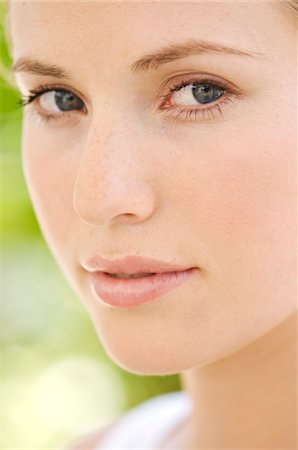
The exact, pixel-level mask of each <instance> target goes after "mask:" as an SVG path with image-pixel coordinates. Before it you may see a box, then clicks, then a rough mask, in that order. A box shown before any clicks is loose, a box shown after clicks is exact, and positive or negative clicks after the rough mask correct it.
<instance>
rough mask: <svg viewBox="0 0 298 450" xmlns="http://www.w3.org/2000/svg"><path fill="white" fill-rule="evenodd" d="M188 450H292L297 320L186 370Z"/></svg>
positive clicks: (294, 414)
mask: <svg viewBox="0 0 298 450" xmlns="http://www.w3.org/2000/svg"><path fill="white" fill-rule="evenodd" d="M182 384H183V385H184V387H185V390H186V391H188V393H189V395H190V396H191V398H192V399H193V402H194V410H193V417H192V422H191V423H190V432H189V433H190V434H189V436H190V437H189V439H188V442H189V443H190V445H189V448H201V447H210V446H212V447H215V448H246V449H248V447H251V448H256V447H258V448H267V449H273V448H274V449H276V448H277V447H280V448H283V449H285V447H286V446H287V448H297V314H296V312H295V314H293V315H291V316H289V317H288V318H287V319H286V320H285V321H284V322H282V323H281V324H279V325H278V326H277V327H275V328H274V329H273V330H271V331H270V332H269V333H268V334H266V335H265V336H263V337H262V338H260V339H258V340H257V341H256V342H254V343H253V344H251V345H249V346H247V347H245V348H244V349H242V350H241V351H239V352H237V353H234V354H232V355H230V356H228V357H226V358H223V359H221V360H219V361H217V362H215V363H213V364H210V365H207V366H205V367H202V368H194V369H190V370H186V371H185V372H183V375H182Z"/></svg>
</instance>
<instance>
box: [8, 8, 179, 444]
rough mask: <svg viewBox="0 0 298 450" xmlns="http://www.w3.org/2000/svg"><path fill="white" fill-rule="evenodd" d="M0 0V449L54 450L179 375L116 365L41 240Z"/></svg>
mask: <svg viewBox="0 0 298 450" xmlns="http://www.w3.org/2000/svg"><path fill="white" fill-rule="evenodd" d="M5 17H6V9H5V5H4V4H3V3H0V52H1V66H2V68H1V74H2V76H0V148H1V152H0V156H1V180H0V181H1V205H0V212H1V225H0V227H1V299H2V303H1V312H2V313H1V328H0V330H1V342H0V346H1V347H0V348H1V436H0V445H1V447H0V448H1V450H12V449H14V450H15V449H18V450H23V449H28V450H35V449H36V450H41V449H47V450H49V449H55V448H56V449H58V448H63V447H65V446H67V444H69V442H70V441H72V439H74V438H75V437H76V436H78V435H80V434H83V433H85V432H87V431H88V430H92V429H94V428H96V427H98V426H102V425H104V424H105V423H107V422H110V421H111V420H114V419H116V418H117V417H119V416H121V415H122V414H123V413H124V411H126V410H127V409H129V408H131V407H133V406H135V405H137V404H138V403H140V402H142V401H144V400H146V399H147V398H150V397H152V396H155V395H159V394H161V393H165V392H169V391H174V390H178V389H180V381H179V377H178V375H174V376H162V377H153V376H137V375H134V374H131V373H128V372H126V371H124V370H122V369H121V368H119V367H118V366H116V365H115V364H114V363H113V362H112V361H111V360H110V359H109V357H108V356H107V354H106V353H105V351H104V349H103V347H102V346H101V343H100V342H99V340H98V338H97V336H96V334H95V331H94V329H93V325H92V323H91V320H90V319H89V317H88V316H87V313H86V311H85V310H84V308H83V307H82V305H81V303H80V301H79V299H78V298H77V297H76V296H75V294H74V293H73V291H72V290H71V288H70V287H69V286H68V284H67V283H66V281H65V279H64V277H63V275H62V274H61V272H60V270H59V268H58V267H57V265H56V262H55V261H54V260H53V257H52V255H51V254H50V251H49V249H48V248H47V245H46V243H45V241H44V239H43V237H42V235H41V233H40V230H39V227H38V224H37V221H36V219H35V216H34V212H33V210H32V206H31V203H30V199H29V196H28V192H27V189H26V185H25V182H24V178H23V173H22V166H21V123H22V111H21V107H20V106H19V105H18V103H17V102H18V100H19V94H18V91H17V90H16V89H14V88H13V87H12V86H11V85H10V83H9V81H8V80H7V76H6V75H5V74H6V73H7V74H9V68H10V65H11V57H10V54H9V50H8V44H7V42H6V39H5V35H6V33H5V31H4V30H5V27H4V22H5Z"/></svg>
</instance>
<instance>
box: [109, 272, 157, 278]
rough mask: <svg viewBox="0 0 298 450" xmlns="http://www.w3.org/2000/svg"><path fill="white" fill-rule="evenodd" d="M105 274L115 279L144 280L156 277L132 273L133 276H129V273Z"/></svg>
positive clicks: (149, 274)
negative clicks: (144, 278)
mask: <svg viewBox="0 0 298 450" xmlns="http://www.w3.org/2000/svg"><path fill="white" fill-rule="evenodd" d="M104 273H105V274H107V275H109V276H111V277H113V278H123V279H125V278H128V279H129V278H143V277H151V276H152V275H156V273H132V274H128V273H109V272H104Z"/></svg>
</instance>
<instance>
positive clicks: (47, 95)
mask: <svg viewBox="0 0 298 450" xmlns="http://www.w3.org/2000/svg"><path fill="white" fill-rule="evenodd" d="M30 92H31V94H32V95H29V96H27V97H24V98H22V99H21V100H20V102H19V103H20V104H21V105H22V106H26V105H29V104H30V103H32V102H34V101H35V100H37V99H38V100H39V106H40V107H41V108H42V110H43V111H44V115H46V114H47V115H48V116H50V115H52V116H54V115H55V116H57V117H58V115H59V114H57V113H63V112H69V111H74V110H77V111H80V110H83V109H84V108H85V104H84V102H83V101H82V100H81V99H80V97H78V96H77V95H76V94H75V93H73V92H72V91H68V90H66V89H62V88H54V87H53V86H51V87H50V86H40V87H39V88H37V89H33V90H30ZM60 115H61V114H60Z"/></svg>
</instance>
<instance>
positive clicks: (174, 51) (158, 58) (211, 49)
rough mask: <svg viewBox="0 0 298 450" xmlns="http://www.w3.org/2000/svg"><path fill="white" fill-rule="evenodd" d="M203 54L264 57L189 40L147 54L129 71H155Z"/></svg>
mask: <svg viewBox="0 0 298 450" xmlns="http://www.w3.org/2000/svg"><path fill="white" fill-rule="evenodd" d="M204 53H223V54H227V55H237V56H248V57H258V56H264V55H263V53H259V52H255V51H251V50H241V49H238V48H233V47H228V46H226V45H222V44H219V43H213V42H209V41H201V40H197V39H189V40H188V41H186V42H184V43H181V44H171V45H167V46H166V47H164V48H162V49H161V50H158V51H157V52H156V53H149V54H147V55H145V56H143V57H142V58H140V59H138V60H137V61H135V62H134V63H133V64H132V66H131V71H132V72H133V73H138V72H145V71H147V70H149V69H157V68H158V67H160V66H162V65H164V64H167V63H169V62H172V61H175V60H177V59H181V58H185V57H186V56H191V55H202V54H204Z"/></svg>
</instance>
